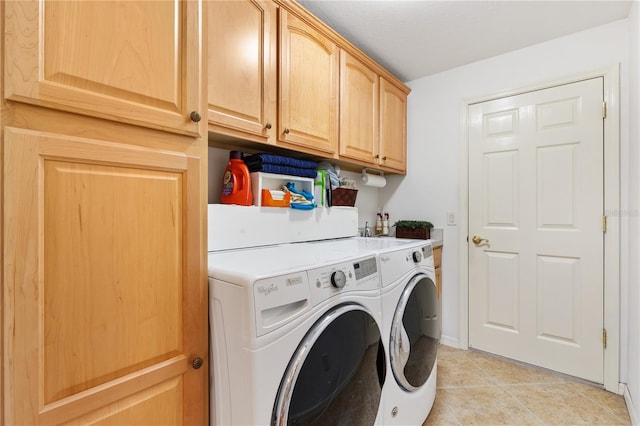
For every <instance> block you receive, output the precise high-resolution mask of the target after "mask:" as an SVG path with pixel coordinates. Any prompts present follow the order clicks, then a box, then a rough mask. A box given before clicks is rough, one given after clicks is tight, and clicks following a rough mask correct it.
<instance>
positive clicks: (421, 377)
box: [389, 274, 441, 392]
mask: <svg viewBox="0 0 640 426" xmlns="http://www.w3.org/2000/svg"><path fill="white" fill-rule="evenodd" d="M438 306H439V302H438V292H437V290H436V285H435V284H434V282H433V280H432V279H431V278H429V277H428V276H427V275H424V274H419V275H416V276H414V277H413V278H412V279H411V280H410V281H409V283H408V284H407V285H406V286H405V289H404V291H403V292H402V295H401V296H400V300H399V301H398V306H397V308H396V311H395V313H394V315H393V322H392V323H391V339H390V343H389V361H390V363H391V370H392V371H393V375H394V377H395V379H396V381H397V382H398V384H399V385H400V386H401V387H402V388H403V389H404V390H406V391H409V392H412V391H415V390H417V389H419V388H420V387H421V386H422V385H423V384H424V383H425V382H426V381H427V379H428V378H429V375H430V374H431V371H432V370H433V366H434V365H435V362H436V353H437V350H438V343H439V341H440V333H441V326H440V318H439V315H438V312H439V308H438Z"/></svg>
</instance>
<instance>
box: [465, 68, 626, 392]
mask: <svg viewBox="0 0 640 426" xmlns="http://www.w3.org/2000/svg"><path fill="white" fill-rule="evenodd" d="M596 77H603V78H604V100H605V102H606V104H607V118H606V120H605V121H604V209H605V212H610V213H609V214H607V232H606V233H605V236H604V253H605V254H604V326H605V328H606V330H607V348H606V350H605V351H604V387H605V389H607V390H608V391H610V392H614V393H619V392H620V385H619V381H620V380H619V376H620V366H619V364H620V362H619V360H620V214H619V212H620V65H619V64H614V65H612V66H611V67H609V68H607V69H601V70H596V71H593V72H590V73H586V74H581V75H577V76H572V77H567V78H562V79H559V80H556V81H551V82H546V83H542V84H538V85H533V86H528V87H524V88H520V89H514V90H511V91H508V92H502V93H497V94H492V95H487V96H484V97H481V98H475V99H467V100H464V101H462V103H461V105H460V127H461V128H460V135H461V140H460V158H459V174H458V177H459V182H460V193H459V194H460V199H459V200H458V204H459V211H460V213H459V218H460V221H459V226H460V229H459V233H458V238H459V240H458V251H459V252H458V258H459V267H458V273H459V275H458V276H459V277H460V279H459V283H458V286H459V288H458V294H459V297H460V300H459V304H458V314H459V318H458V321H459V323H458V324H459V329H458V336H459V338H458V344H459V346H460V347H461V348H468V347H469V299H468V296H469V255H468V243H467V236H468V234H469V117H468V111H469V105H472V104H475V103H479V102H485V101H489V100H493V99H498V98H503V97H507V96H513V95H519V94H522V93H526V92H530V91H533V90H540V89H546V88H550V87H554V86H558V85H561V84H567V83H573V82H576V81H581V80H586V79H590V78H596Z"/></svg>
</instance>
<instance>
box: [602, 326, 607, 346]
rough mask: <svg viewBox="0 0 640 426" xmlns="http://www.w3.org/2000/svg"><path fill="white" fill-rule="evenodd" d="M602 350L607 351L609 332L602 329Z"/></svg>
mask: <svg viewBox="0 0 640 426" xmlns="http://www.w3.org/2000/svg"><path fill="white" fill-rule="evenodd" d="M602 348H603V349H607V330H606V329H604V328H603V329H602Z"/></svg>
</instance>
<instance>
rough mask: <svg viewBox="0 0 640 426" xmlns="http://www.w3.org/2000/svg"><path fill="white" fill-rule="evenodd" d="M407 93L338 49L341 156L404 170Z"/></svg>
mask: <svg viewBox="0 0 640 426" xmlns="http://www.w3.org/2000/svg"><path fill="white" fill-rule="evenodd" d="M406 103H407V94H406V93H405V92H404V91H403V90H401V89H400V88H398V87H397V86H395V85H393V84H392V83H390V82H389V81H388V80H387V79H385V78H384V77H382V76H379V75H378V73H376V72H375V71H374V70H373V69H372V68H371V67H369V66H367V65H365V64H364V63H363V62H362V61H360V60H358V59H357V58H355V57H354V56H353V55H351V54H349V53H347V52H346V51H344V50H341V52H340V159H344V160H347V161H348V160H355V161H356V162H358V163H359V164H362V165H363V166H370V167H375V168H377V169H382V170H388V171H392V172H396V173H404V172H405V171H406V143H407V139H406V122H407V112H406Z"/></svg>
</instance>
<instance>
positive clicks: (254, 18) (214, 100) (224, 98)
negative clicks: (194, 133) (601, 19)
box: [206, 0, 277, 142]
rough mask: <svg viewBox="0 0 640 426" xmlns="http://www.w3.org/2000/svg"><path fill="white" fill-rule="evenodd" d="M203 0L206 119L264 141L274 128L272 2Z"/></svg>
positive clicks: (274, 16) (274, 73)
mask: <svg viewBox="0 0 640 426" xmlns="http://www.w3.org/2000/svg"><path fill="white" fill-rule="evenodd" d="M206 6H207V17H208V25H207V27H208V31H209V37H208V46H209V47H208V50H209V55H208V58H209V76H208V81H209V91H208V96H209V121H210V122H211V123H213V124H214V125H216V124H217V125H220V126H222V127H224V128H226V129H236V130H239V131H243V132H248V133H250V134H251V135H252V136H258V137H259V138H260V139H259V141H261V142H268V141H269V139H270V138H271V137H272V136H273V135H275V130H276V122H275V115H276V110H275V104H276V86H277V80H276V50H277V45H276V39H277V25H276V6H275V4H274V3H272V2H270V1H266V2H263V1H261V2H257V1H251V0H249V1H247V0H243V1H213V2H208V3H207V4H206ZM214 130H219V128H216V127H214ZM223 131H224V130H223Z"/></svg>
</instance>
